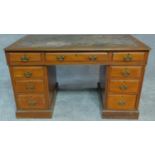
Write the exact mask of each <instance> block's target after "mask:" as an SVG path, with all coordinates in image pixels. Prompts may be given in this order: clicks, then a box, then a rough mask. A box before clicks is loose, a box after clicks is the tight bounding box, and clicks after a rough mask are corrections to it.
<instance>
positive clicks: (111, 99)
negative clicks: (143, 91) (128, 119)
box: [107, 95, 136, 110]
mask: <svg viewBox="0 0 155 155" xmlns="http://www.w3.org/2000/svg"><path fill="white" fill-rule="evenodd" d="M135 107H136V95H108V99H107V108H108V109H109V110H134V109H135Z"/></svg>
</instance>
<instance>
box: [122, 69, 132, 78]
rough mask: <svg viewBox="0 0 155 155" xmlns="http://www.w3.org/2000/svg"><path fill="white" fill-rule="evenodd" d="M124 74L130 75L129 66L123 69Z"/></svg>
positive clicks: (125, 75)
mask: <svg viewBox="0 0 155 155" xmlns="http://www.w3.org/2000/svg"><path fill="white" fill-rule="evenodd" d="M122 75H123V76H124V77H128V76H129V75H130V72H129V70H128V69H127V68H125V69H124V70H123V71H122Z"/></svg>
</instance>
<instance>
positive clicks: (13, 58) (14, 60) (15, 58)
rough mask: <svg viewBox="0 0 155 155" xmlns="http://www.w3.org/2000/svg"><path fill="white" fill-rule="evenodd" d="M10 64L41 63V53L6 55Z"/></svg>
mask: <svg viewBox="0 0 155 155" xmlns="http://www.w3.org/2000/svg"><path fill="white" fill-rule="evenodd" d="M8 56H9V59H8V60H9V63H10V64H29V63H39V62H42V61H43V56H42V54H41V53H8Z"/></svg>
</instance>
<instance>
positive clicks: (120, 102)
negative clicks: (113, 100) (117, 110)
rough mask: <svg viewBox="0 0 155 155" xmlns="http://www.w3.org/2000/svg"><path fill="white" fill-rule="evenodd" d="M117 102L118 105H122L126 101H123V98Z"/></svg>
mask: <svg viewBox="0 0 155 155" xmlns="http://www.w3.org/2000/svg"><path fill="white" fill-rule="evenodd" d="M117 104H118V105H119V106H124V105H125V104H126V102H125V101H123V100H120V101H118V102H117Z"/></svg>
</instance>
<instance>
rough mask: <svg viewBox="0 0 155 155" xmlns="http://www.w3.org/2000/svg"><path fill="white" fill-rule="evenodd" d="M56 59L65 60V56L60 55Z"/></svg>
mask: <svg viewBox="0 0 155 155" xmlns="http://www.w3.org/2000/svg"><path fill="white" fill-rule="evenodd" d="M56 59H57V60H58V61H64V59H65V56H63V55H60V56H57V57H56Z"/></svg>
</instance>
